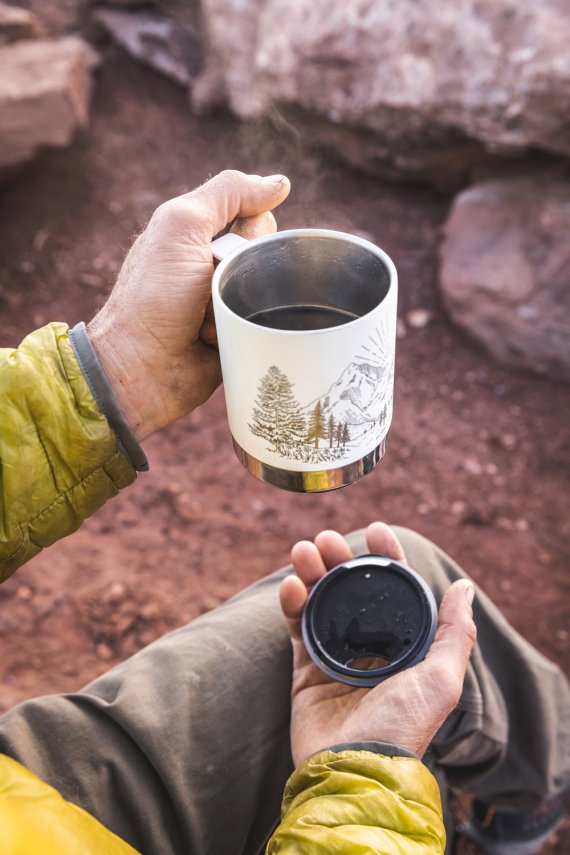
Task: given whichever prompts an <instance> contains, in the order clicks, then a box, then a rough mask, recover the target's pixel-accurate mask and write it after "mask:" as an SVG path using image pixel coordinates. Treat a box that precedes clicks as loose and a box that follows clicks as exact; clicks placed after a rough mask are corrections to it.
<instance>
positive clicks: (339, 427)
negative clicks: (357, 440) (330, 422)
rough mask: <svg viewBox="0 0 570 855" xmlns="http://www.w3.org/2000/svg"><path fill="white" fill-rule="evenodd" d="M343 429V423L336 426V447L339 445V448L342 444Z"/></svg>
mask: <svg viewBox="0 0 570 855" xmlns="http://www.w3.org/2000/svg"><path fill="white" fill-rule="evenodd" d="M342 428H343V424H342V422H339V423H338V424H337V426H336V445H337V448H338V447H339V445H340V444H341V442H342Z"/></svg>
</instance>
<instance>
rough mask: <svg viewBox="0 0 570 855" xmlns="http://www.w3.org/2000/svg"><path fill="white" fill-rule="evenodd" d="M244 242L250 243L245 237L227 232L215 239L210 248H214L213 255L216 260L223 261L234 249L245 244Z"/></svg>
mask: <svg viewBox="0 0 570 855" xmlns="http://www.w3.org/2000/svg"><path fill="white" fill-rule="evenodd" d="M244 243H248V241H247V240H246V239H245V238H243V237H241V236H240V235H236V234H234V233H233V232H227V233H226V234H225V235H222V236H221V237H219V238H217V239H216V240H213V241H212V243H211V244H210V249H211V250H212V255H213V256H214V258H215V259H216V261H221V260H222V259H223V258H225V257H226V255H229V254H230V252H233V251H234V250H236V249H239V247H240V246H243V245H244Z"/></svg>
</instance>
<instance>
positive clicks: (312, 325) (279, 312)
mask: <svg viewBox="0 0 570 855" xmlns="http://www.w3.org/2000/svg"><path fill="white" fill-rule="evenodd" d="M357 317H358V315H355V314H354V313H353V312H348V311H346V310H345V309H332V308H330V307H328V306H277V307H276V308H274V309H262V310H261V311H260V312H254V313H253V314H252V315H249V317H248V318H246V320H248V321H251V322H252V323H253V324H258V325H259V326H260V327H270V328H271V329H274V330H297V331H298V330H323V329H327V328H328V327H339V326H341V324H347V323H348V322H349V321H353V320H354V319H355V318H357Z"/></svg>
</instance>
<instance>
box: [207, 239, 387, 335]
mask: <svg viewBox="0 0 570 855" xmlns="http://www.w3.org/2000/svg"><path fill="white" fill-rule="evenodd" d="M303 238H308V239H309V240H308V241H306V242H305V241H303V243H306V244H307V246H311V247H312V248H313V251H314V249H315V247H316V243H315V240H317V241H318V240H319V239H320V240H321V241H323V240H324V241H330V242H332V243H336V244H337V245H339V246H340V245H344V247H345V254H346V253H348V252H352V253H354V252H355V251H358V252H359V253H360V258H361V261H362V262H364V260H365V259H367V260H368V262H369V263H370V264H371V265H372V266H373V265H374V263H375V264H376V268H377V269H376V274H377V276H378V277H380V278H383V280H384V281H383V282H378V283H376V287H377V288H378V289H379V291H380V296H379V297H378V298H377V299H375V300H373V301H372V303H370V305H369V306H368V308H367V309H366V311H363V312H362V313H360V314H358V313H357V314H358V316H357V317H355V318H354V319H353V320H349V321H347V322H346V323H345V324H342V325H341V326H339V327H334V326H333V327H325V328H323V329H312V330H311V329H308V330H284V329H278V328H274V327H272V328H271V333H272V334H276V335H288V336H303V335H307V334H311V335H322V334H327V333H330V331H331V330H336V329H340V328H342V329H344V328H346V327H347V326H350V325H352V326H353V328H354V332H355V335H356V334H357V325H359V324H361V323H363V322H366V319H367V318H368V316H369V315H370V314H372V313H373V312H374V311H376V310H378V309H379V307H380V306H382V304H383V303H384V302H385V301H386V299H387V297H388V296H389V294H390V292H391V291H392V289H393V288H394V286H395V283H397V271H396V268H395V265H394V262H393V261H392V259H391V258H390V256H389V255H387V253H385V252H384V250H382V249H380V247H377V246H376V245H375V244H373V243H372V242H371V241H368V240H366V239H365V238H360V237H357V236H355V235H350V234H347V233H345V232H338V231H334V230H328V229H289V230H286V231H281V232H275V233H274V234H271V235H265V236H264V237H260V238H255V239H254V240H252V241H248V242H245V243H244V244H242V245H241V246H239V247H237V248H236V249H234V250H232V251H231V252H230V253H229V254H228V255H227V256H226V257H225V258H224V259H223V260H222V261H221V262H220V263H219V265H218V267H217V268H216V270H215V272H214V276H213V280H212V296H213V299H214V302H215V303H216V305H217V306H218V307H219V308H221V309H222V310H223V311H225V312H229V313H230V314H231V315H232V316H233V317H234V318H236V319H237V320H238V321H240V322H241V323H243V324H244V325H246V326H256V324H255V323H254V322H252V321H250V320H248V319H247V317H244V315H243V314H242V313H240V312H238V311H235V310H234V309H233V308H232V307H231V306H230V305H228V303H227V302H226V299H227V297H226V298H225V297H224V289H226V288H227V286H228V285H229V284H233V283H232V280H231V277H232V275H234V276H235V275H236V274H237V270H236V269H235V268H237V266H238V265H239V264H240V263H241V264H247V263H248V262H247V261H246V259H247V258H248V257H249V262H250V263H251V260H252V256H253V255H254V254H255V253H257V252H259V253H264V254H266V253H267V252H270V251H276V250H277V249H278V248H279V247H280V246H285V245H289V249H291V246H292V245H294V243H295V242H298V243H300V242H301V241H302V239H303ZM240 259H241V262H240ZM371 259H373V262H372V261H371ZM266 266H268V262H267V261H263V264H262V265H260V269H259V272H257V271H256V273H255V275H256V276H258V277H259V280H260V282H261V281H262V283H263V285H262V287H260V289H259V290H260V294H262V295H263V299H266V300H268V298H269V296H270V293H271V292H270V291H269V290H268V286H267V281H268V278H270V277H269V274H270V272H271V271H270V270H268V269H266ZM356 267H358V265H356ZM245 273H247V274H248V277H249V279H248V288H249V289H250V290H251V287H252V286H251V276H252V271H251V268H249V269H248V270H247V271H244V274H245ZM273 274H275V270H274V271H273ZM291 275H292V274H291V272H290V271H288V272H287V281H288V284H289V285H290V277H291ZM323 275H324V271H322V270H321V276H323ZM351 276H352V278H353V279H355V278H356V277H355V274H354V270H351ZM307 278H308V277H307V275H306V274H304V280H303V281H304V282H305V281H306V279H307ZM370 278H372V279H374V278H375V277H374V276H368V277H364V275H363V279H366V281H368V280H369V279H370ZM344 284H345V280H343V283H342V285H343V287H342V288H339V292H338V293H339V295H340V297H345V296H346V294H345V293H344V290H343V289H344ZM275 287H276V286H275ZM302 296H303V298H304V302H303V300H300V301H299V302H296V301H293V302H291V300H289V299H287V298H285V299H286V302H285V303H279V304H278V305H276V304H274V301H270V300H269V302H267V303H266V304H264V305H255V304H253V305H252V306H250V308H249V310H247V314H248V316H249V315H251V314H253V313H255V312H258V311H260V310H263V309H271V308H277V307H279V306H280V305H304V303H306V302H307V299H306V298H307V295H306V291H304V292H303V294H302ZM320 296H321V297H322V294H321V295H320ZM363 296H364V297H365V296H366V295H365V294H364V289H363V291H362V292H361V293H360V294H359V298H360V299H363ZM248 297H249V298H250V299H251V295H248ZM324 308H344V309H347V310H348V311H353V308H354V307H353V306H352V305H347V304H343V305H342V306H339V305H338V303H329V304H327V306H324Z"/></svg>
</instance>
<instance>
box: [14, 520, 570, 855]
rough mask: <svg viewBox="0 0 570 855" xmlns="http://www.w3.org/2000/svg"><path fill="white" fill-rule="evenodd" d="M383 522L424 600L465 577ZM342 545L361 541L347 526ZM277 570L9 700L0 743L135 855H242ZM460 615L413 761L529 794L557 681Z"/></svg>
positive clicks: (504, 631)
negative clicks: (449, 678)
mask: <svg viewBox="0 0 570 855" xmlns="http://www.w3.org/2000/svg"><path fill="white" fill-rule="evenodd" d="M396 531H397V533H398V535H399V536H400V538H401V539H402V542H403V544H404V548H405V549H406V552H407V556H408V561H409V563H410V565H411V566H413V567H415V568H416V569H417V570H418V571H419V572H420V573H422V574H423V575H424V577H425V578H426V580H427V581H428V583H429V584H430V585H431V587H432V589H433V590H434V593H435V595H436V598H437V599H441V596H442V595H443V592H444V590H445V589H446V588H447V586H448V585H449V583H450V582H451V581H453V579H456V578H461V577H463V576H464V575H465V574H464V573H463V572H462V571H461V570H460V568H458V567H457V565H455V564H454V563H453V562H452V561H451V559H449V558H448V557H447V556H446V555H445V554H444V553H443V552H442V551H441V550H439V549H438V548H437V547H435V546H434V545H433V544H431V543H430V542H429V541H427V540H425V538H422V537H421V536H420V535H417V534H414V533H413V532H410V531H408V530H406V529H397V530H396ZM349 540H350V541H351V544H352V545H353V548H354V549H355V552H356V554H358V553H362V552H365V551H367V550H366V544H365V541H364V537H363V532H355V533H354V534H353V535H351V536H350V537H349ZM289 570H290V568H285V569H284V570H283V571H280V572H279V573H277V574H274V575H273V576H270V577H268V578H266V579H263V580H262V581H260V582H258V583H256V584H255V585H254V586H252V587H251V588H249V589H247V590H246V591H244V592H243V593H242V594H239V595H238V596H237V597H234V598H233V599H232V600H230V601H228V602H227V603H226V604H225V605H223V606H222V607H220V608H219V609H216V610H215V611H214V612H211V613H209V614H207V615H204V616H202V617H201V618H199V619H198V620H196V621H193V622H192V623H191V624H189V625H188V626H185V627H183V628H181V629H179V630H177V631H176V632H174V633H170V634H169V635H167V636H165V637H164V638H162V639H160V640H158V641H157V642H155V643H154V644H151V645H149V647H147V648H145V649H144V650H143V651H141V652H140V653H138V654H137V655H135V656H134V657H132V658H131V659H129V660H128V661H127V662H125V663H123V664H122V665H119V666H117V667H116V668H114V669H112V670H111V671H109V672H108V674H106V675H104V676H102V677H100V678H99V679H97V680H95V681H94V682H93V683H91V684H90V685H89V686H87V687H86V688H85V689H84V690H83V691H81V692H78V693H74V694H69V695H62V696H48V697H44V698H38V699H36V700H33V701H28V702H25V703H24V704H21V705H20V706H18V707H16V709H15V710H13V711H11V712H10V713H8V714H7V715H6V716H4V717H3V718H2V719H0V751H1V752H4V753H6V754H8V755H10V756H12V757H14V758H15V759H17V760H20V762H22V763H23V764H24V765H25V766H27V767H28V768H30V769H31V770H32V771H34V772H36V774H38V775H39V776H40V777H41V778H43V779H44V780H46V781H48V782H49V783H51V784H52V785H53V786H55V787H57V788H58V789H59V790H60V791H61V792H62V793H63V795H64V796H65V797H66V798H68V799H70V800H71V801H73V802H75V803H76V804H79V805H81V806H82V807H84V808H85V809H86V810H88V811H90V812H91V813H92V814H93V815H95V816H96V817H97V818H99V819H100V820H101V821H102V822H103V823H104V824H105V825H107V826H108V827H109V828H111V829H112V830H113V831H115V832H116V833H117V834H119V835H120V836H122V837H123V838H124V839H126V840H128V841H129V842H130V843H131V844H132V845H133V846H135V847H136V848H138V849H139V850H140V851H142V852H143V853H144V855H168V853H180V855H182V853H183V855H188V853H200V855H202V853H205V855H209V853H216V855H225V853H228V855H230V853H231V855H237V853H244V855H257V853H258V852H260V851H261V850H262V849H263V845H264V843H265V840H266V839H267V837H268V836H269V835H270V833H271V831H272V828H273V826H274V824H275V822H276V821H277V819H278V814H279V804H280V799H281V793H282V789H283V785H284V783H285V780H286V778H287V777H288V775H289V773H290V771H291V770H292V761H291V756H290V746H289V713H290V707H289V691H290V676H291V655H290V647H289V641H288V637H287V632H286V627H285V624H284V621H283V619H282V617H281V614H280V611H279V606H278V598H277V591H278V585H279V582H280V579H281V578H282V576H283V575H284V573H286V572H288V571H289ZM475 614H476V621H477V624H478V628H479V644H478V647H477V648H476V650H475V651H474V654H473V657H472V661H471V663H470V666H469V669H468V673H467V677H466V681H465V689H464V692H463V696H462V699H461V701H460V704H459V706H458V708H457V710H456V711H455V712H454V713H453V714H452V716H451V717H450V719H449V720H448V722H446V723H445V725H444V726H443V727H442V729H441V731H440V733H439V734H438V735H437V737H436V739H435V741H434V745H433V747H432V753H431V759H430V758H428V759H430V762H435V763H436V764H437V767H438V768H437V771H438V773H441V770H444V771H445V775H446V779H447V780H448V781H449V783H450V784H451V785H452V786H456V787H461V788H464V789H468V790H470V791H473V792H477V793H478V794H479V795H480V797H481V798H484V799H485V800H486V801H490V802H494V803H496V804H499V803H503V802H504V803H506V804H509V805H511V806H513V807H519V806H522V805H523V804H524V805H526V804H527V803H529V804H530V803H531V802H532V804H536V803H537V802H539V801H542V800H543V799H544V798H546V797H547V796H548V795H550V794H552V793H554V792H556V791H557V790H559V789H561V787H562V786H563V783H564V780H565V776H566V775H567V774H568V761H567V759H564V755H565V746H567V739H568V737H567V734H568V707H569V704H568V688H567V685H566V683H565V681H564V679H563V678H562V676H561V674H560V672H559V671H558V670H557V669H556V668H555V667H554V666H553V665H551V664H550V663H549V662H547V660H545V659H544V658H543V657H541V656H540V655H539V654H538V653H537V652H536V651H534V650H533V649H532V648H531V647H530V646H529V645H527V644H526V643H525V642H524V641H523V640H522V639H521V638H520V636H518V635H517V634H516V633H515V632H514V630H512V628H511V627H509V625H508V624H507V623H506V621H505V620H504V618H503V617H502V616H501V615H500V613H499V612H498V611H497V610H496V609H495V608H494V607H493V606H492V604H491V603H490V602H489V600H488V599H487V598H486V597H485V595H484V594H482V592H478V595H477V598H476V602H475ZM527 711H528V712H527ZM566 758H567V752H566Z"/></svg>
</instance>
